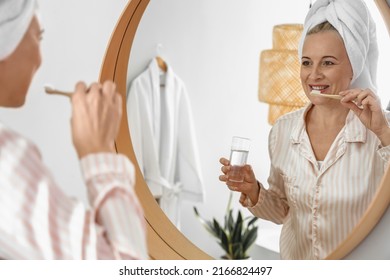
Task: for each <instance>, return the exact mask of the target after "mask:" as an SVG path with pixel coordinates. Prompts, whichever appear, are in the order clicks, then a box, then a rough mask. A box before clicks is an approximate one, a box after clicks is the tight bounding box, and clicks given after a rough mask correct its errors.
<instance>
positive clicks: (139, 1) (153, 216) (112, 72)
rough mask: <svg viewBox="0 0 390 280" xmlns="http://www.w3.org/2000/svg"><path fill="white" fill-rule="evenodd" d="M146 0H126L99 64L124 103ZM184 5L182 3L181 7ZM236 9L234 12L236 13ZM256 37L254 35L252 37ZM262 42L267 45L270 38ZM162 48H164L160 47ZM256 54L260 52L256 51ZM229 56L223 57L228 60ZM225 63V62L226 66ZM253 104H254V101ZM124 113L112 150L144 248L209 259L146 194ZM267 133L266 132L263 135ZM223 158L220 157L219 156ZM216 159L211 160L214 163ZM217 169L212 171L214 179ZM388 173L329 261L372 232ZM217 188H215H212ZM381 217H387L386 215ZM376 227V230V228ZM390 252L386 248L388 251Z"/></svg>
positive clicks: (384, 201) (386, 198) (155, 253)
mask: <svg viewBox="0 0 390 280" xmlns="http://www.w3.org/2000/svg"><path fill="white" fill-rule="evenodd" d="M148 4H149V0H132V1H129V3H128V5H127V6H126V8H125V10H124V11H123V13H122V15H121V18H120V19H119V21H118V24H117V26H116V28H115V30H114V32H113V34H112V37H111V41H110V43H109V46H108V49H107V52H106V56H105V59H104V62H103V66H102V70H101V75H100V80H101V81H103V80H106V79H112V80H114V81H115V82H116V83H117V85H118V91H119V92H120V93H121V94H123V99H124V100H126V93H127V90H128V83H129V81H128V77H129V75H128V71H129V70H128V69H129V66H128V63H130V66H131V62H132V60H131V59H130V62H129V58H130V56H131V51H132V47H133V42H134V39H135V36H136V31H137V28H138V25H139V23H140V21H141V19H142V16H143V15H144V13H145V10H146V8H147V7H148ZM183 5H185V4H183ZM238 12H239V9H237V13H238ZM256 35H259V34H254V35H253V36H256ZM263 37H264V40H268V41H270V42H271V35H270V36H269V37H268V38H267V37H265V36H263ZM164 47H165V46H164ZM258 51H259V52H260V50H258ZM229 59H231V58H229V57H226V60H227V61H228V60H229ZM227 64H228V63H227ZM254 102H258V101H257V100H254ZM123 110H124V114H123V116H124V117H123V120H122V123H121V127H120V132H119V135H118V139H117V141H116V148H117V151H118V152H119V153H122V154H125V155H127V156H128V157H129V158H130V160H131V161H132V162H133V163H134V164H135V166H136V178H137V181H136V191H137V194H138V196H139V198H140V201H141V203H142V206H143V208H144V211H145V219H146V222H147V226H148V246H149V255H150V258H151V259H212V257H211V256H210V255H209V254H208V253H206V252H205V251H204V250H202V249H200V248H199V247H198V246H196V245H195V244H194V243H193V242H191V241H190V240H189V239H188V238H187V237H186V236H185V235H183V233H182V232H181V231H180V230H178V229H177V228H176V227H175V226H174V225H173V224H172V223H171V222H170V220H169V219H168V218H167V217H166V215H165V214H164V213H163V212H162V211H161V209H160V207H159V205H158V203H157V202H156V200H155V198H154V197H153V195H152V193H151V192H150V190H149V188H148V186H147V185H146V183H145V180H144V178H143V176H142V172H141V171H140V168H139V167H138V165H137V159H136V156H135V153H134V150H133V146H132V142H131V135H130V132H129V124H128V119H127V113H126V102H124V107H123ZM265 134H267V133H265ZM221 156H223V154H222V155H221ZM217 160H218V158H216V159H215V161H216V162H217ZM218 172H219V170H215V177H216V178H217V176H218ZM389 186H390V172H389V170H388V171H387V172H386V174H385V176H384V177H383V178H382V182H381V184H380V186H379V188H378V191H377V193H376V195H375V197H374V200H373V201H372V202H371V204H370V206H369V208H368V209H367V211H366V213H365V215H364V216H363V218H362V219H361V221H360V222H359V223H358V225H357V226H356V227H355V228H354V230H353V231H352V232H351V233H350V234H349V236H348V237H347V238H346V240H345V241H344V242H343V243H342V244H340V246H339V247H338V248H336V250H335V251H333V252H332V253H331V254H330V255H329V256H328V258H329V259H341V258H344V257H346V256H347V255H348V254H350V252H351V251H353V249H354V248H355V247H356V246H357V245H358V244H359V243H361V242H362V240H364V238H365V237H366V236H367V235H368V234H369V233H370V232H371V231H372V229H373V228H374V227H375V225H376V224H377V223H378V221H379V220H380V219H381V217H382V215H383V214H384V213H385V211H386V209H387V207H388V204H389V202H390V188H389ZM212 187H217V186H212ZM385 216H389V215H388V214H386V215H385ZM377 228H378V227H377ZM389 250H390V249H389Z"/></svg>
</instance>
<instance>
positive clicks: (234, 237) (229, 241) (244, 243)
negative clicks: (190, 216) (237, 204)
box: [194, 193, 258, 260]
mask: <svg viewBox="0 0 390 280" xmlns="http://www.w3.org/2000/svg"><path fill="white" fill-rule="evenodd" d="M231 202H232V193H230V196H229V202H228V206H227V208H226V213H225V217H224V225H223V227H222V226H221V224H220V223H219V222H218V221H217V220H216V219H215V218H213V220H212V221H206V220H205V219H203V218H202V217H201V216H200V214H199V212H198V209H196V207H194V212H195V215H196V216H197V218H198V219H199V220H200V222H201V223H202V225H203V226H204V227H205V228H206V230H207V231H208V232H209V233H210V234H211V235H212V236H214V237H215V238H216V239H217V240H218V244H219V245H220V246H221V247H222V249H223V250H224V251H225V255H224V256H222V258H223V259H228V260H239V259H240V260H242V259H248V258H249V255H248V249H249V248H250V247H251V246H252V244H253V243H254V242H255V241H256V238H257V228H258V227H257V226H256V221H257V219H258V218H257V217H246V218H243V217H242V214H241V211H240V210H238V211H237V215H236V218H234V215H233V209H232V208H231Z"/></svg>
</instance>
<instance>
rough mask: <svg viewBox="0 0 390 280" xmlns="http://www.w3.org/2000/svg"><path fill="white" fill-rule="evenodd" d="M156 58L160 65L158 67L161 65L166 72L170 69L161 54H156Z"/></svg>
mask: <svg viewBox="0 0 390 280" xmlns="http://www.w3.org/2000/svg"><path fill="white" fill-rule="evenodd" d="M156 60H157V65H158V67H159V68H160V69H161V70H162V71H163V72H164V73H166V72H167V70H168V66H167V63H166V62H165V61H164V59H162V58H161V56H156Z"/></svg>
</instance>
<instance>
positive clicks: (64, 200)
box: [0, 123, 147, 259]
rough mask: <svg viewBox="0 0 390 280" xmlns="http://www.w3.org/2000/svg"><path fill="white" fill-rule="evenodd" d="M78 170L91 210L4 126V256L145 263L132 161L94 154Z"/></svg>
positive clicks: (0, 181)
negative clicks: (82, 178)
mask: <svg viewBox="0 0 390 280" xmlns="http://www.w3.org/2000/svg"><path fill="white" fill-rule="evenodd" d="M81 168H82V172H83V175H84V178H85V181H86V184H87V190H88V196H89V200H90V204H91V207H90V208H87V207H86V206H85V205H84V204H83V203H82V202H81V201H79V200H76V199H73V198H70V197H69V196H67V195H66V194H65V193H64V192H63V191H62V190H61V188H59V187H58V186H57V184H56V183H55V181H54V179H53V178H52V176H51V173H50V172H49V170H48V169H47V167H46V166H45V165H44V164H43V161H42V159H41V155H40V153H39V151H38V149H37V148H36V146H35V145H34V144H32V143H31V142H30V141H28V140H27V139H25V138H23V137H21V136H19V135H18V134H16V133H15V132H13V131H11V130H9V129H7V128H5V127H4V126H3V125H2V124H1V123H0V188H1V189H0V220H1V222H0V259H114V258H126V259H145V258H147V250H146V241H145V225H144V218H143V213H142V210H141V208H140V205H139V203H138V200H137V197H136V195H135V193H134V190H133V185H134V172H133V166H132V164H131V162H130V161H129V160H128V159H127V158H125V157H124V156H121V155H115V154H95V155H90V156H87V157H85V158H83V159H82V160H81ZM80 187H82V186H80Z"/></svg>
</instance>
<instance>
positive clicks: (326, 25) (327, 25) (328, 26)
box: [307, 21, 340, 35]
mask: <svg viewBox="0 0 390 280" xmlns="http://www.w3.org/2000/svg"><path fill="white" fill-rule="evenodd" d="M323 31H336V32H337V33H338V34H340V33H339V32H338V31H337V29H336V28H335V27H334V26H333V25H332V24H330V23H329V21H325V22H323V23H320V24H317V25H316V26H314V27H313V28H312V29H310V30H309V31H308V32H307V35H312V34H317V33H320V32H323Z"/></svg>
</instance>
